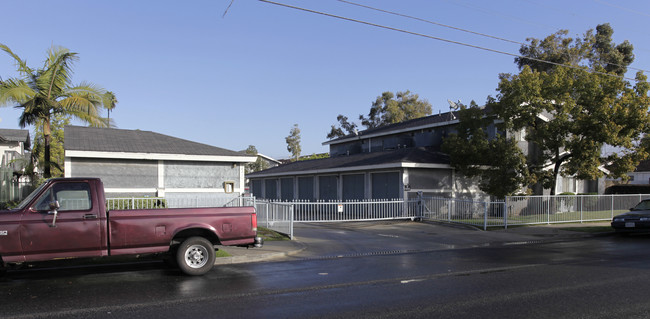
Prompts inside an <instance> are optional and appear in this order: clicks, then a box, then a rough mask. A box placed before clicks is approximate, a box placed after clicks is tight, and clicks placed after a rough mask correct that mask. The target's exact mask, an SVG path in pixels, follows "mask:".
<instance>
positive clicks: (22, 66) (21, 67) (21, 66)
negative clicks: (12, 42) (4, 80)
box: [0, 43, 34, 75]
mask: <svg viewBox="0 0 650 319" xmlns="http://www.w3.org/2000/svg"><path fill="white" fill-rule="evenodd" d="M0 49H2V51H5V52H7V54H9V55H10V56H11V57H12V58H14V60H15V61H16V67H17V69H18V72H20V73H21V74H24V75H26V74H32V73H33V72H34V71H33V70H32V69H31V68H29V67H28V66H27V62H25V61H23V60H22V59H21V58H20V57H19V56H17V55H16V54H15V53H14V52H13V51H11V49H9V47H8V46H6V45H4V44H2V43H0Z"/></svg>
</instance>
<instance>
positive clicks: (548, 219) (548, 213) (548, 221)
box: [546, 196, 551, 225]
mask: <svg viewBox="0 0 650 319" xmlns="http://www.w3.org/2000/svg"><path fill="white" fill-rule="evenodd" d="M547 198H548V201H547V202H546V224H548V225H550V224H551V196H548V197H547Z"/></svg>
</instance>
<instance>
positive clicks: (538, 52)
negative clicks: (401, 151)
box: [445, 24, 650, 194]
mask: <svg viewBox="0 0 650 319" xmlns="http://www.w3.org/2000/svg"><path fill="white" fill-rule="evenodd" d="M612 33H613V31H612V30H611V27H609V25H607V24H604V25H599V26H598V28H597V31H596V33H594V32H593V31H591V30H590V31H588V32H586V33H585V35H584V36H583V37H582V38H579V39H572V38H569V37H566V34H567V32H566V31H561V32H558V33H555V34H553V35H550V36H548V37H547V38H545V39H543V40H537V39H529V41H530V44H529V45H526V46H522V48H521V50H520V52H521V53H522V57H520V58H517V59H516V61H515V62H516V63H517V64H518V66H519V67H520V72H519V73H518V74H501V75H500V82H499V86H498V88H497V92H498V94H497V95H496V97H495V98H492V97H490V98H488V103H487V108H486V114H485V116H486V118H490V119H492V120H493V121H494V120H497V123H498V127H499V129H500V131H501V132H510V133H511V136H512V135H514V134H512V133H517V134H518V135H519V136H522V137H524V140H525V142H528V143H529V145H531V146H532V147H531V148H528V150H527V151H528V153H527V154H526V157H522V156H520V154H518V153H517V152H516V151H514V150H511V151H508V153H507V154H506V155H507V158H508V159H509V160H504V159H503V158H502V159H501V160H498V157H496V156H493V154H489V155H482V156H486V158H487V159H491V160H490V161H489V162H488V163H485V164H486V165H489V166H494V167H503V168H504V169H505V166H506V165H508V166H511V167H513V168H517V169H519V173H518V176H520V177H521V178H522V179H520V180H522V181H523V180H528V181H529V183H531V184H533V183H542V185H543V186H544V187H545V188H547V189H550V190H551V194H555V185H556V180H557V177H558V176H559V175H563V176H575V177H577V178H580V179H594V178H598V177H601V176H603V174H604V172H607V173H608V175H610V176H611V177H624V176H625V172H629V171H631V170H633V169H634V167H635V166H636V165H637V164H638V163H639V161H640V160H641V159H643V158H645V157H647V155H648V151H647V148H646V147H644V145H645V143H641V139H642V137H643V136H644V134H645V133H646V132H648V131H649V128H650V116H649V115H648V107H649V106H650V98H649V97H648V91H649V89H650V86H649V85H648V83H647V82H646V80H647V78H646V76H645V75H644V74H642V73H641V72H639V73H637V75H636V77H635V79H634V80H633V81H630V80H629V79H626V78H624V77H623V75H624V74H625V72H626V70H627V67H628V65H629V64H630V63H631V62H632V61H633V57H634V56H633V54H632V45H631V44H629V43H628V42H624V43H622V44H619V45H615V44H614V43H613V42H612V39H611V35H612ZM543 61H550V62H553V63H546V62H543ZM458 137H460V135H458ZM448 142H449V143H450V144H449V145H447V147H446V149H447V150H449V151H450V152H452V153H454V149H455V148H454V146H458V145H459V143H460V142H459V140H458V139H451V140H449V141H445V143H448ZM452 142H454V143H453V144H452ZM464 142H467V143H472V144H476V143H478V142H477V141H473V140H472V139H468V138H465V141H464ZM481 143H484V142H481ZM606 145H610V146H614V147H616V148H617V149H618V152H616V153H613V154H609V155H607V156H605V155H603V154H602V149H603V147H604V146H606ZM484 154H485V153H484ZM506 155H504V156H506ZM452 157H453V154H452ZM517 159H520V160H521V161H522V162H521V164H520V165H513V163H514V162H513V161H515V162H516V160H517ZM452 165H455V166H456V167H457V168H458V169H459V170H460V171H461V172H463V173H467V174H469V175H472V174H474V175H475V176H476V175H478V176H481V177H482V178H484V180H489V179H490V178H491V177H489V176H488V175H487V173H484V172H482V171H479V172H476V171H471V170H467V169H464V168H463V166H462V165H456V164H454V163H452ZM492 179H493V180H491V181H489V183H501V182H502V181H499V180H498V179H494V177H492ZM517 186H519V187H525V186H530V185H525V184H523V185H517ZM510 189H517V187H511V188H510Z"/></svg>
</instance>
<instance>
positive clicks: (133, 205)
mask: <svg viewBox="0 0 650 319" xmlns="http://www.w3.org/2000/svg"><path fill="white" fill-rule="evenodd" d="M133 207H135V197H131V209H134V208H133Z"/></svg>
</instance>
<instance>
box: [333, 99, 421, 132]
mask: <svg viewBox="0 0 650 319" xmlns="http://www.w3.org/2000/svg"><path fill="white" fill-rule="evenodd" d="M427 115H431V104H430V103H429V102H428V101H426V100H421V99H420V97H419V96H418V95H417V94H414V93H411V92H410V91H408V90H407V91H405V92H397V93H396V94H393V93H392V92H384V93H382V94H381V95H380V96H378V97H377V99H376V100H375V101H374V102H373V103H372V106H371V107H370V111H369V112H368V115H367V116H364V115H359V120H360V121H361V125H363V126H364V127H365V128H366V129H371V128H375V127H380V126H383V125H388V124H393V123H399V122H404V121H408V120H412V119H416V118H420V117H424V116H427ZM336 120H337V121H338V122H339V124H338V126H336V125H332V127H331V130H330V132H329V133H328V134H327V138H328V139H333V138H337V137H341V136H345V135H347V134H352V133H354V132H355V130H356V129H357V127H358V126H357V124H355V123H353V122H350V121H349V120H348V117H347V116H344V115H340V114H339V116H337V117H336Z"/></svg>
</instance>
